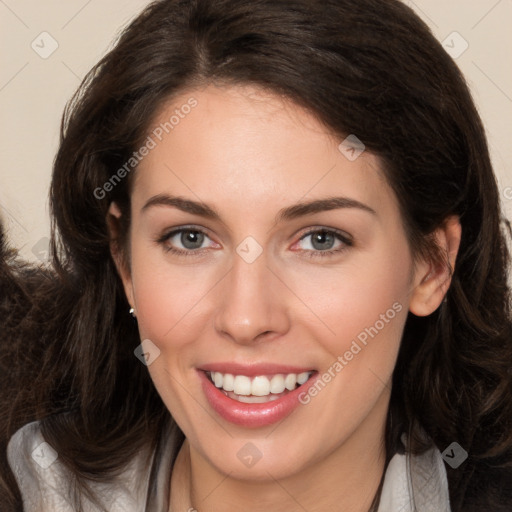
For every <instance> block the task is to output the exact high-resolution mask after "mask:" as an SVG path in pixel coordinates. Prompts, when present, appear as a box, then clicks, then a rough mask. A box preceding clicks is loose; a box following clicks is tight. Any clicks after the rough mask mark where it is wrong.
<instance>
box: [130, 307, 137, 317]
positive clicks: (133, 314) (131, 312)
mask: <svg viewBox="0 0 512 512" xmlns="http://www.w3.org/2000/svg"><path fill="white" fill-rule="evenodd" d="M129 313H130V315H132V316H133V318H135V317H136V316H137V315H136V314H135V308H130V311H129Z"/></svg>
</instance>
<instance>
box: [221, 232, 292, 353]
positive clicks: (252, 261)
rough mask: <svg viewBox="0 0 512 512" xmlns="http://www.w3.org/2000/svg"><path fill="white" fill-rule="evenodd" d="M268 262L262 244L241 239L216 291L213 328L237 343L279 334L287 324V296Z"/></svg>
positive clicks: (287, 326)
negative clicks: (230, 266)
mask: <svg viewBox="0 0 512 512" xmlns="http://www.w3.org/2000/svg"><path fill="white" fill-rule="evenodd" d="M251 244H252V245H251ZM258 253H259V254H258ZM267 265H268V258H267V254H266V253H265V252H264V251H262V248H260V249H258V248H257V247H256V246H255V245H254V244H253V242H252V241H251V240H246V241H244V242H242V243H241V244H240V245H239V246H238V247H237V251H236V253H235V254H234V257H233V266H232V268H231V272H229V274H228V275H227V276H226V279H224V280H223V284H222V287H221V289H219V291H218V293H219V299H218V307H217V311H216V318H215V328H216V329H217V331H218V332H219V333H221V334H222V335H224V336H229V337H231V338H232V339H233V341H235V342H236V343H241V344H246V343H250V342H252V341H254V340H255V339H256V338H257V337H259V336H260V335H261V334H263V333H265V334H266V335H267V336H271V334H274V335H276V334H282V333H283V332H285V331H286V330H287V329H288V328H289V322H288V316H287V312H286V298H285V297H283V296H281V295H280V294H281V291H282V290H281V291H280V287H279V284H278V280H277V278H276V277H275V276H274V275H273V273H272V272H271V270H270V269H269V268H268V267H267Z"/></svg>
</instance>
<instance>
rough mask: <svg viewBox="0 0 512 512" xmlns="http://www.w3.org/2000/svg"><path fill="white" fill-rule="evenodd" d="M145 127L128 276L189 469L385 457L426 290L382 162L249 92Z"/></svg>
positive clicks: (178, 105) (249, 468) (179, 106)
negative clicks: (416, 305) (186, 448)
mask: <svg viewBox="0 0 512 512" xmlns="http://www.w3.org/2000/svg"><path fill="white" fill-rule="evenodd" d="M184 105H193V107H192V108H186V107H183V106H184ZM176 110H178V112H176ZM173 115H174V119H173V120H172V121H171V122H169V120H170V119H171V116H173ZM177 119H179V120H178V121H177ZM166 122H167V123H168V124H167V125H165V123H166ZM161 123H162V124H161ZM152 126H153V127H152V128H151V129H150V131H149V132H148V135H149V136H150V137H151V138H152V140H153V142H154V144H153V143H149V144H148V147H151V148H150V149H149V151H148V153H147V155H146V156H145V157H144V158H143V159H142V161H141V163H140V164H139V167H138V169H137V171H136V177H135V180H134V186H133V195H132V204H131V208H132V223H131V227H130V244H129V254H130V264H129V269H128V270H127V271H125V272H124V274H123V281H124V284H125V289H126V293H127V296H128V299H129V301H130V303H131V304H132V305H133V306H134V307H135V309H136V315H137V321H138V325H139V330H140V336H141V340H146V341H144V343H143V347H144V350H145V351H146V353H147V354H148V357H149V359H148V362H149V365H148V370H149V372H150V374H151V377H152V379H153V381H154V383H155V386H156V388H157V390H158V392H159V394H160V395H161V397H162V399H163V401H164V402H165V404H166V406H167V407H168V409H169V411H170V412H171V414H172V416H173V417H174V418H175V419H176V421H177V422H178V424H179V426H180V427H181V429H182V430H183V432H184V433H185V435H186V437H187V439H188V441H189V443H190V446H191V453H193V454H194V457H195V459H196V461H200V462H197V463H198V464H199V463H201V464H205V465H208V466H210V467H213V468H215V469H217V470H218V471H221V472H222V473H224V474H227V473H230V472H231V473H232V474H235V475H237V476H239V477H240V478H253V479H264V478H268V475H269V474H271V475H272V476H273V477H274V478H283V477H286V476H287V475H292V474H294V473H297V472H300V471H303V470H307V469H308V468H310V469H311V468H313V467H314V465H315V464H317V463H318V462H319V461H321V460H324V459H326V458H328V457H332V456H334V454H336V453H339V452H340V450H346V451H347V450H348V451H349V452H350V451H351V450H352V452H351V453H352V455H354V450H356V451H357V450H358V449H363V450H365V449H368V450H369V449H371V447H375V446H380V443H381V441H382V436H383V432H384V422H385V417H386V413H387V407H388V400H389V395H390V388H391V381H390V379H391V376H392V372H393V368H394V365H395V360H396V357H397V352H398V349H399V344H400V338H401V333H402V329H403V326H404V323H405V319H406V316H407V312H408V309H409V306H410V301H411V296H412V294H411V292H412V290H413V289H414V286H415V283H418V279H419V277H418V275H417V272H418V270H417V267H416V270H415V267H414V266H413V262H412V257H411V252H410V249H409V247H408V243H407V240H406V236H405V233H404V229H403V225H402V221H401V216H400V212H399V207H398V203H397V200H396V197H395V196H394V194H393V192H392V190H391V188H390V187H389V186H388V184H387V183H386V181H385V179H384V176H383V173H382V171H381V169H380V163H379V160H378V158H376V157H375V156H373V155H372V154H370V153H369V152H367V151H363V152H362V153H361V154H360V155H359V156H358V153H359V151H360V149H362V148H359V147H356V148H355V149H353V150H351V149H350V148H348V149H347V148H346V147H344V149H343V148H342V150H340V149H339V147H338V146H339V144H340V143H341V142H342V140H336V138H335V137H333V136H331V135H329V132H328V131H327V130H326V128H325V127H324V126H323V125H322V124H320V123H319V121H317V120H316V118H314V117H312V116H311V115H310V114H308V113H307V112H306V111H304V110H303V109H301V108H300V107H299V106H297V105H295V104H293V103H290V102H283V101H282V100H280V99H279V97H277V96H271V95H269V94H268V93H265V92H263V91H262V90H260V89H257V88H249V87H246V88H241V87H234V86H233V87H224V88H217V87H214V86H209V87H207V88H204V89H202V90H199V91H198V90H195V91H192V92H190V93H185V94H183V95H182V96H180V97H178V98H175V99H174V101H173V102H172V105H171V104H170V105H169V107H168V108H165V109H164V110H162V111H161V112H160V113H159V116H158V118H156V119H155V120H154V123H153V125H152ZM162 126H165V127H166V130H167V131H168V132H169V133H166V130H165V129H162ZM171 126H172V128H171ZM156 134H158V135H159V136H157V135H156ZM356 135H357V134H356ZM160 138H161V140H159V139H160ZM153 146H154V147H153ZM178 199H179V201H178ZM180 230H181V231H180ZM147 340H150V341H147ZM215 371H218V372H219V374H218V375H215V374H214V375H213V377H212V378H213V379H214V380H216V381H217V385H218V386H223V387H225V388H227V390H226V391H222V390H221V389H219V388H217V387H216V386H215V385H214V384H213V383H212V382H211V381H210V377H209V373H207V372H215ZM294 374H296V375H298V376H299V377H298V379H299V383H298V384H300V383H301V382H303V380H304V379H305V378H306V377H308V376H310V375H311V377H310V379H309V380H308V381H306V382H305V383H304V384H302V385H301V386H300V387H299V388H298V389H296V390H294V391H291V390H292V389H295V388H296V386H297V384H296V379H295V378H294V377H293V375H294ZM301 374H302V375H301ZM226 375H227V376H226ZM256 377H258V378H256ZM283 386H288V387H289V388H290V390H288V389H286V391H283ZM269 390H270V391H271V394H270V395H269ZM234 393H236V394H237V396H235V395H234ZM249 393H250V395H251V396H249V395H248V394H249ZM240 395H241V400H242V401H239V400H238V397H239V396H240ZM247 402H249V403H247ZM254 402H258V403H254ZM349 446H352V448H349ZM357 446H359V448H357Z"/></svg>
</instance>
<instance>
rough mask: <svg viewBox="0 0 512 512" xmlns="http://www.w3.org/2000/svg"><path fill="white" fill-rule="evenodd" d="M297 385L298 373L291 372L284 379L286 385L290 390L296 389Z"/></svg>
mask: <svg viewBox="0 0 512 512" xmlns="http://www.w3.org/2000/svg"><path fill="white" fill-rule="evenodd" d="M296 385H297V374H296V373H289V374H288V375H287V376H286V377H285V379H284V386H285V387H286V389H288V390H289V391H293V390H294V389H295V386H296Z"/></svg>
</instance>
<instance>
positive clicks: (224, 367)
mask: <svg viewBox="0 0 512 512" xmlns="http://www.w3.org/2000/svg"><path fill="white" fill-rule="evenodd" d="M199 369H200V370H203V371H205V372H220V373H231V374H232V375H245V376H246V377H257V376H258V375H276V374H278V373H284V374H287V373H297V374H299V373H303V372H311V371H314V370H313V369H312V368H301V367H298V366H287V365H278V364H274V363H258V364H248V365H246V364H244V365H242V364H237V363H232V362H226V363H210V364H205V365H202V366H201V368H199Z"/></svg>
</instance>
